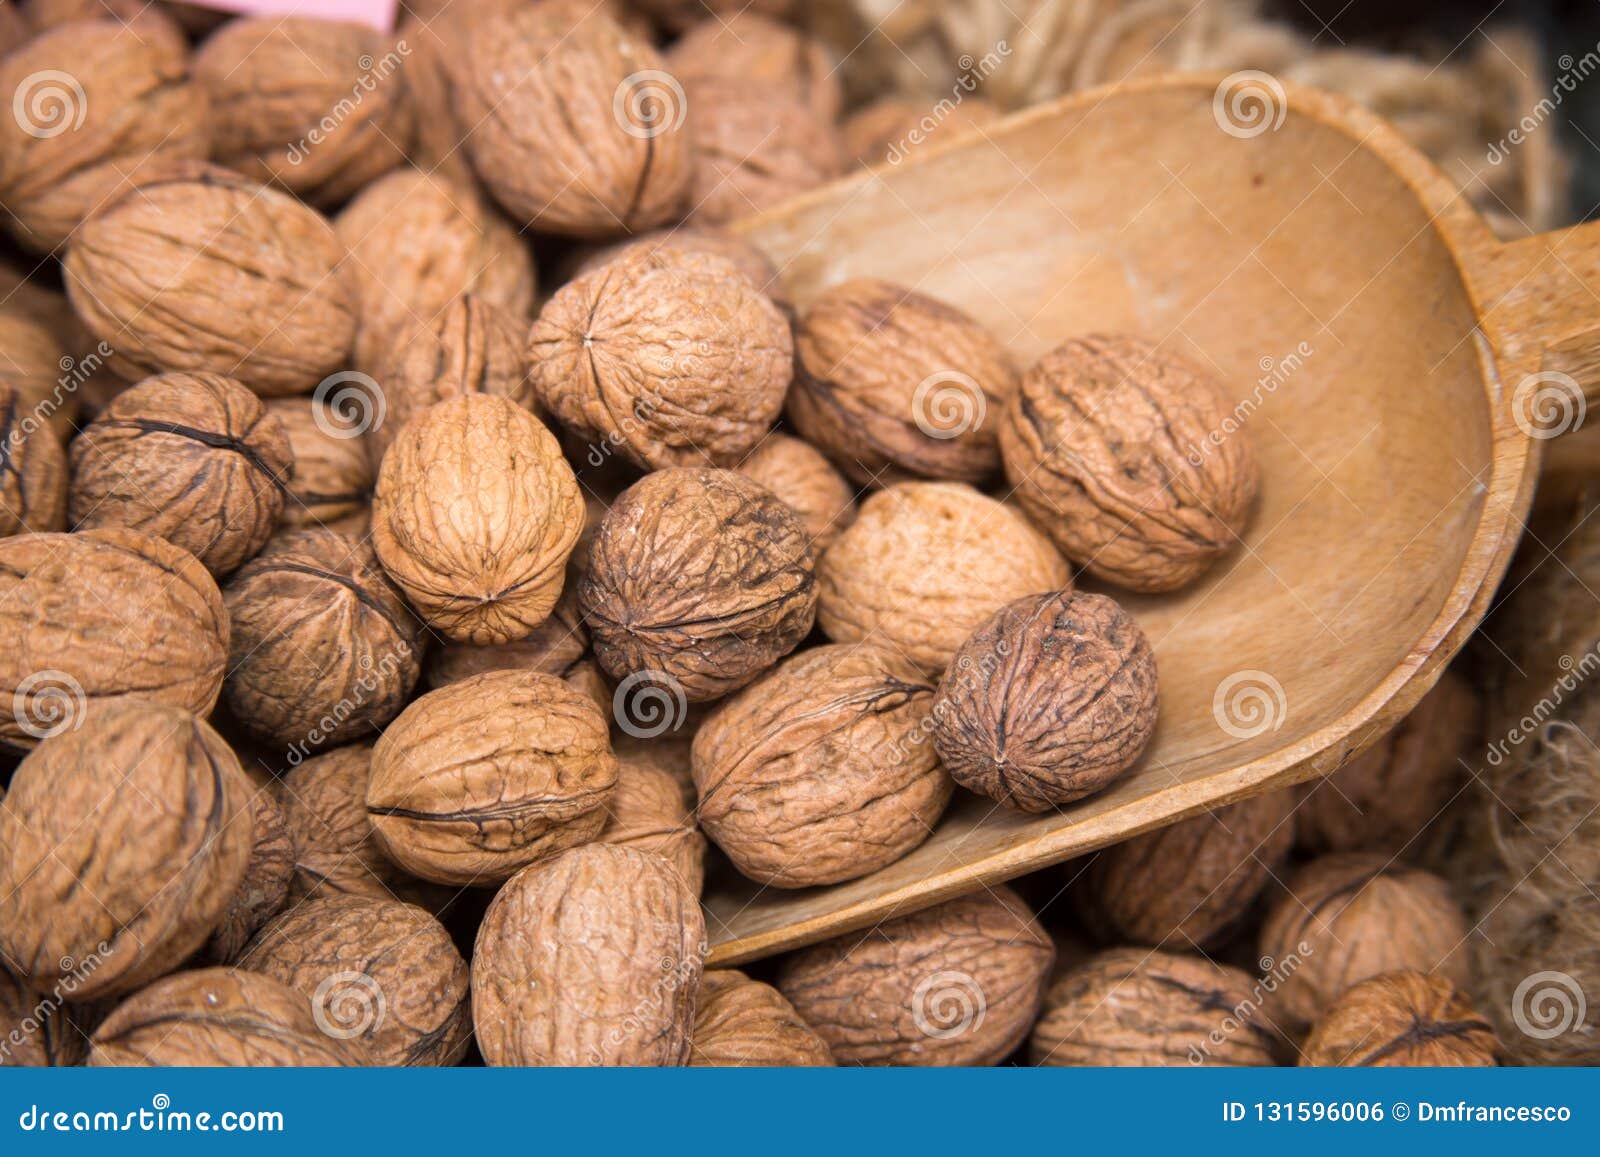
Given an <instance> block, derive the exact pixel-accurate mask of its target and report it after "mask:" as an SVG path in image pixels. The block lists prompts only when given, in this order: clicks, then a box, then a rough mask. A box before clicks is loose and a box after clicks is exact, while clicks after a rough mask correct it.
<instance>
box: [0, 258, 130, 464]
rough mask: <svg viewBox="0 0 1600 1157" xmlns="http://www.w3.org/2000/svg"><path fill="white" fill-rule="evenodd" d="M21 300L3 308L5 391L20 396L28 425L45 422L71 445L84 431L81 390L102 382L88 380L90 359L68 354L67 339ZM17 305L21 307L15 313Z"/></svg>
mask: <svg viewBox="0 0 1600 1157" xmlns="http://www.w3.org/2000/svg"><path fill="white" fill-rule="evenodd" d="M24 284H26V283H24ZM19 296H20V295H19V294H18V293H17V292H16V291H13V294H12V296H11V297H10V298H8V300H7V301H6V302H5V309H4V310H0V350H4V351H5V356H4V357H0V387H8V388H10V389H13V390H15V391H16V392H17V397H18V399H20V403H21V407H22V411H23V413H24V415H25V417H24V418H23V422H24V424H25V426H26V427H28V428H31V427H32V426H33V425H37V424H39V423H41V422H42V423H43V424H45V425H47V426H49V427H50V428H51V429H52V430H54V431H55V434H56V437H57V438H58V439H60V441H61V444H62V445H63V446H65V445H66V443H67V442H68V441H69V440H70V439H71V438H72V436H73V435H74V434H76V433H77V432H78V428H77V424H76V422H75V421H74V419H76V418H77V416H78V412H79V410H80V408H81V407H80V404H79V394H80V391H86V390H87V388H88V387H89V385H90V384H91V383H94V382H96V381H97V380H99V379H97V378H96V377H94V376H92V370H91V376H89V377H86V378H85V377H83V376H82V374H81V373H80V366H83V367H84V368H86V369H87V368H89V367H88V365H87V362H88V359H87V358H85V359H84V362H82V363H80V362H78V361H75V360H74V359H73V358H72V357H70V356H68V355H67V353H66V347H65V345H64V344H63V341H64V338H63V337H62V336H61V335H60V334H58V333H57V332H56V331H55V330H54V329H53V328H52V327H50V326H49V325H46V324H45V322H44V319H43V318H42V317H39V316H36V315H34V314H31V313H27V312H24V310H25V308H26V306H25V304H19V300H18V299H19ZM13 306H17V308H16V309H15V310H12V309H11V307H13ZM7 311H9V312H7ZM100 348H101V349H102V350H105V351H106V353H107V355H109V353H110V347H109V346H106V345H104V344H102V345H101V347H100ZM94 357H96V358H97V359H100V358H102V355H101V354H100V352H99V351H96V352H95V354H94ZM101 364H103V359H102V360H100V361H96V362H95V363H94V368H96V369H97V368H98V367H99V366H100V365H101ZM63 371H65V372H63ZM102 376H103V377H111V376H112V375H111V374H109V373H107V374H105V375H102ZM80 379H81V380H80ZM74 382H77V383H79V384H78V387H77V389H72V388H69V387H70V386H71V385H72V384H73V383H74ZM29 419H31V421H30V420H29Z"/></svg>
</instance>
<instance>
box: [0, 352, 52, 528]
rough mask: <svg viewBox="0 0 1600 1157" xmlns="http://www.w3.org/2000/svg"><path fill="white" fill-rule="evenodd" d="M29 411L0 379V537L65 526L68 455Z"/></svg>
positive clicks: (29, 408)
mask: <svg viewBox="0 0 1600 1157" xmlns="http://www.w3.org/2000/svg"><path fill="white" fill-rule="evenodd" d="M30 410H31V407H29V406H28V405H27V404H26V402H25V401H24V400H23V398H22V397H21V395H20V394H18V392H17V390H16V389H15V388H14V387H12V386H9V385H7V384H6V383H5V382H3V381H0V538H8V537H10V536H11V535H13V534H23V533H26V532H28V531H49V530H64V529H66V525H67V456H66V454H65V453H64V452H63V451H62V449H61V442H60V441H59V440H58V439H57V438H56V433H55V431H54V430H52V429H51V428H50V427H49V425H47V424H45V423H44V422H42V421H40V420H39V419H38V418H37V417H36V416H35V415H34V414H33V413H32V412H30Z"/></svg>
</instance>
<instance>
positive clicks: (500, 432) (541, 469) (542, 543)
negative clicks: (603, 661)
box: [372, 394, 583, 644]
mask: <svg viewBox="0 0 1600 1157" xmlns="http://www.w3.org/2000/svg"><path fill="white" fill-rule="evenodd" d="M582 530H583V498H582V495H581V494H580V493H579V490H578V481H577V479H576V478H575V477H574V476H573V473H572V468H571V467H570V466H568V465H567V463H566V459H564V458H563V457H562V456H561V446H560V443H558V442H557V441H556V439H555V436H554V435H552V434H551V433H550V431H549V430H547V429H545V427H544V425H543V423H541V422H540V421H539V419H537V418H535V417H534V416H533V415H532V414H530V413H528V411H527V410H525V409H523V408H522V407H520V406H518V405H517V404H516V403H515V402H512V401H510V400H508V399H506V398H500V397H495V396H493V395H489V394H463V395H462V396H460V397H457V398H451V399H450V400H448V401H445V402H441V403H439V404H438V405H436V406H431V407H429V408H428V409H427V410H426V411H424V412H423V413H421V414H419V415H417V417H416V418H415V419H414V420H413V421H411V422H409V423H408V424H407V425H406V427H405V429H404V430H402V431H401V432H400V436H399V437H398V438H396V439H395V441H394V443H393V445H391V446H390V447H389V450H388V452H387V453H385V454H384V456H383V466H382V468H381V469H380V470H379V472H378V490H377V493H376V495H375V496H374V497H373V504H372V542H373V546H374V547H376V548H377V552H378V558H379V559H380V560H382V562H383V566H384V569H385V570H387V571H388V572H389V577H390V578H392V579H393V580H394V582H395V584H396V585H397V586H398V587H399V588H400V589H401V590H402V591H403V592H405V596H406V598H407V599H408V600H409V601H410V603H411V605H412V606H413V607H415V608H416V610H417V611H418V612H419V613H420V614H421V615H422V617H423V618H424V619H426V620H427V621H428V622H429V623H430V624H431V625H432V626H434V627H436V628H437V629H438V630H440V631H441V632H443V633H444V634H445V635H446V636H448V637H449V638H451V639H454V640H455V641H456V642H465V643H475V644H484V643H509V642H512V641H513V640H516V639H523V638H526V637H527V636H528V635H530V634H531V633H532V632H533V630H534V628H536V627H538V626H539V624H540V623H542V622H544V621H545V619H547V618H549V617H550V612H551V611H552V610H553V609H554V608H555V605H556V600H557V599H558V598H560V597H561V587H562V583H563V581H564V577H563V576H564V571H565V568H566V565H567V558H568V556H570V555H571V554H572V551H573V548H574V547H575V546H576V545H577V543H578V535H579V533H580V532H581V531H582Z"/></svg>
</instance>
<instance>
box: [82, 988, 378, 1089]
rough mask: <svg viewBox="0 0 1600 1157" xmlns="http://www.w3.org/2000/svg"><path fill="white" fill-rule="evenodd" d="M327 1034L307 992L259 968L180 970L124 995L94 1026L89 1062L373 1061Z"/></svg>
mask: <svg viewBox="0 0 1600 1157" xmlns="http://www.w3.org/2000/svg"><path fill="white" fill-rule="evenodd" d="M371 1063H372V1059H371V1057H370V1056H368V1055H367V1053H366V1050H365V1049H363V1048H362V1047H361V1046H360V1044H359V1043H357V1042H355V1041H353V1040H341V1039H339V1038H338V1037H337V1036H331V1035H329V1034H328V1033H327V1032H326V1031H325V1030H324V1029H323V1027H322V1025H321V1024H320V1023H319V1022H318V1021H317V1019H316V1017H315V1015H314V1014H313V1012H312V1008H311V1002H310V1001H309V1000H307V999H306V997H305V994H304V993H301V992H298V991H296V990H295V989H292V988H290V987H289V986H288V985H286V984H283V983H281V982H279V981H276V980H274V979H272V977H270V976H264V975H262V974H260V973H257V972H246V971H244V970H242V969H235V968H201V969H197V970H195V971H192V972H180V973H177V974H176V975H174V976H169V977H167V978H166V979H165V980H162V981H158V982H157V983H155V984H152V985H151V986H150V987H149V988H146V989H144V990H143V991H141V992H138V993H135V994H134V995H133V996H131V997H129V998H128V999H127V1000H125V1001H123V1002H122V1004H121V1005H119V1006H118V1007H117V1009H116V1011H114V1012H113V1013H112V1014H111V1015H110V1016H109V1017H107V1018H106V1019H105V1021H104V1022H103V1023H102V1024H101V1025H100V1027H99V1028H97V1029H96V1030H95V1033H94V1038H93V1040H92V1041H91V1042H90V1047H89V1064H90V1065H91V1066H93V1067H112V1066H114V1067H118V1068H128V1067H155V1068H174V1067H181V1068H189V1067H202V1068H214V1067H224V1068H241V1067H249V1068H283V1067H293V1068H300V1067H316V1068H330V1067H347V1066H352V1067H353V1066H359V1065H370V1064H371Z"/></svg>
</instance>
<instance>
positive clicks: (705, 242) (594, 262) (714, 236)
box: [567, 225, 789, 310]
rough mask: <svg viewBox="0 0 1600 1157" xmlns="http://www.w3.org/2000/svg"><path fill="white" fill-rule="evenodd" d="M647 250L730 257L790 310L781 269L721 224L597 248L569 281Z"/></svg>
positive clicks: (682, 228)
mask: <svg viewBox="0 0 1600 1157" xmlns="http://www.w3.org/2000/svg"><path fill="white" fill-rule="evenodd" d="M647 249H679V250H685V251H687V252H690V253H708V254H710V255H711V256H713V257H722V258H726V259H727V260H728V261H731V262H732V263H733V265H734V267H735V268H736V269H738V270H739V272H740V273H742V274H744V275H745V276H746V277H747V278H749V279H750V283H751V284H752V285H754V286H755V287H756V288H757V289H759V290H760V291H761V292H762V293H764V294H766V295H767V296H768V297H770V298H771V299H772V301H773V304H775V305H776V306H778V308H779V309H784V310H787V309H788V308H789V305H788V298H787V297H786V296H785V293H784V288H783V282H782V281H781V280H780V279H779V276H778V267H777V266H776V265H774V264H772V259H771V258H770V257H768V256H767V255H766V254H765V253H764V252H762V250H761V248H760V247H759V246H757V245H756V244H755V243H754V242H752V241H749V240H746V239H745V238H744V237H741V236H740V235H739V234H737V233H735V232H733V231H732V230H731V229H724V228H722V227H721V226H719V225H674V226H672V227H671V228H668V229H660V230H657V231H656V232H654V233H646V234H645V235H644V236H642V237H635V238H632V239H630V240H627V241H614V242H612V243H611V244H609V245H601V246H597V247H596V248H594V249H593V250H591V251H590V252H589V253H588V254H587V255H586V256H585V257H584V258H583V260H582V261H580V262H579V263H578V264H577V265H576V267H575V268H574V269H573V271H572V277H571V278H568V279H567V280H572V279H573V278H578V277H582V276H583V275H584V274H586V273H592V272H594V271H595V270H596V269H599V268H600V267H601V266H604V265H609V264H611V262H613V261H615V260H616V259H617V258H619V257H621V256H623V255H624V254H627V253H633V252H636V251H639V250H647Z"/></svg>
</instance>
